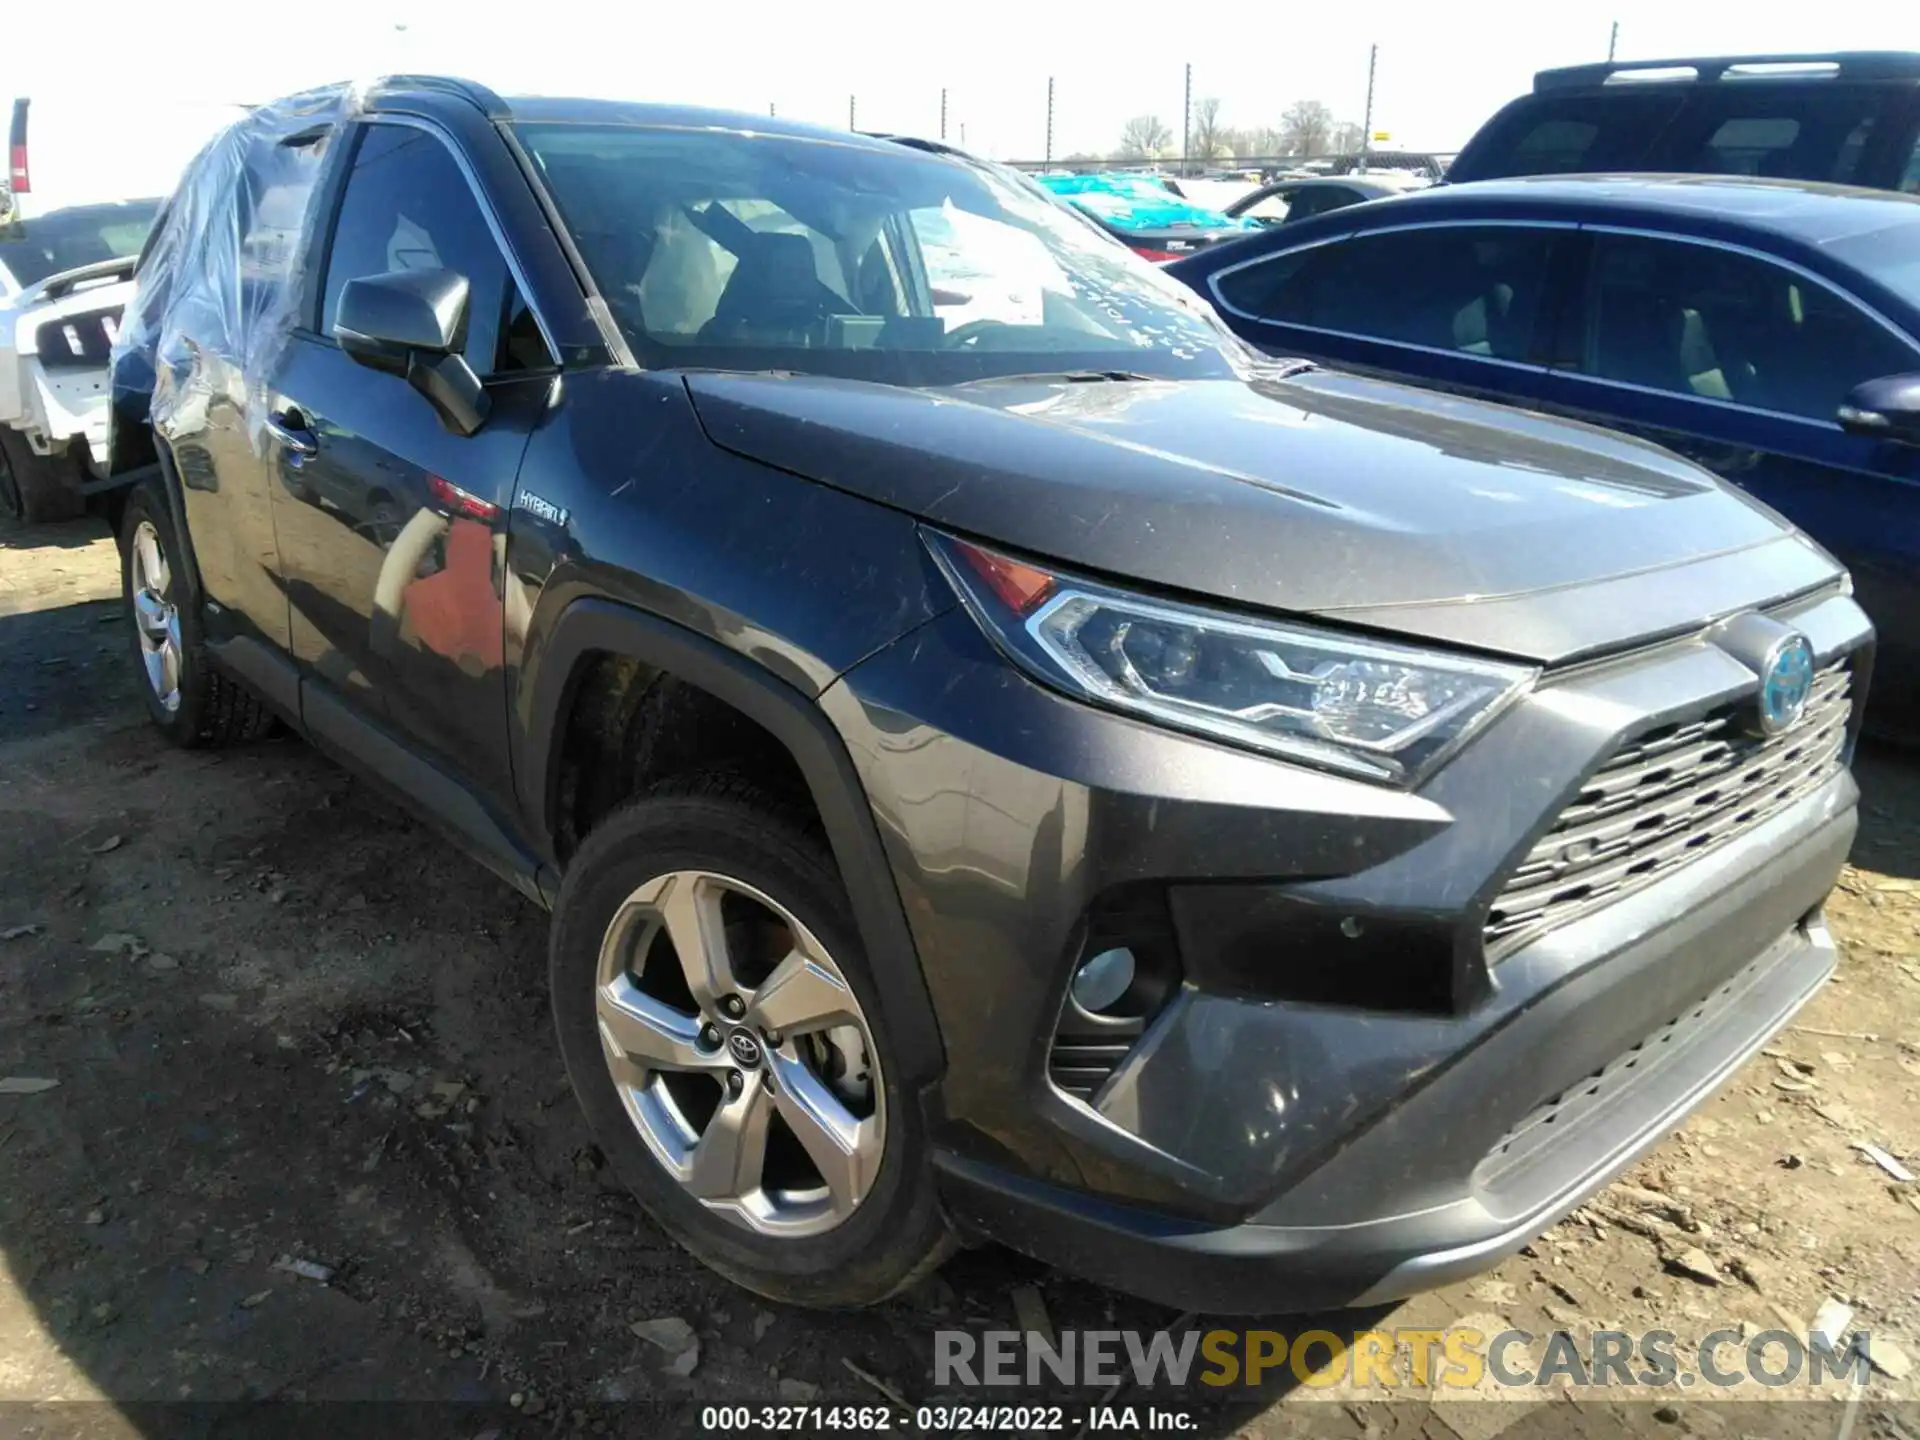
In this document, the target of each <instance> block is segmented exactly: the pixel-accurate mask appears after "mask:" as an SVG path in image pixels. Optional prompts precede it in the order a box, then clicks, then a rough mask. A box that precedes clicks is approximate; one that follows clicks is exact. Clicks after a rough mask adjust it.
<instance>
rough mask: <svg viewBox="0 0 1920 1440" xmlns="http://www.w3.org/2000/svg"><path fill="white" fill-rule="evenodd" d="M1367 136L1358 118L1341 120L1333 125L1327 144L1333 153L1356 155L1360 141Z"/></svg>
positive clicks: (1358, 151)
mask: <svg viewBox="0 0 1920 1440" xmlns="http://www.w3.org/2000/svg"><path fill="white" fill-rule="evenodd" d="M1366 138H1367V132H1366V129H1365V128H1364V127H1363V126H1362V125H1361V124H1360V122H1359V121H1358V120H1342V121H1341V122H1340V123H1339V124H1338V125H1336V126H1334V127H1333V134H1332V135H1331V136H1329V137H1328V140H1327V144H1328V145H1329V146H1330V147H1331V148H1332V150H1333V153H1334V154H1335V155H1358V154H1359V153H1360V146H1361V143H1362V142H1363V141H1364V140H1365V139H1366Z"/></svg>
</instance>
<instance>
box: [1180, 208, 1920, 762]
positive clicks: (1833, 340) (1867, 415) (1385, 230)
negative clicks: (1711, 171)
mask: <svg viewBox="0 0 1920 1440" xmlns="http://www.w3.org/2000/svg"><path fill="white" fill-rule="evenodd" d="M1168 273H1169V274H1172V275H1175V276H1177V277H1179V278H1180V279H1181V280H1183V281H1185V282H1186V283H1187V284H1189V285H1191V286H1193V287H1194V288H1195V289H1197V290H1198V291H1200V292H1201V293H1202V294H1203V295H1206V296H1207V297H1208V298H1209V299H1211V300H1212V301H1213V302H1214V303H1215V305H1216V306H1218V308H1219V310H1220V313H1221V315H1222V316H1223V317H1224V318H1225V320H1226V321H1227V323H1228V324H1229V325H1231V326H1232V327H1233V328H1234V329H1235V330H1236V331H1238V332H1239V333H1240V334H1241V335H1242V336H1244V337H1246V338H1247V339H1249V340H1251V341H1253V342H1254V343H1256V344H1257V345H1259V346H1261V347H1262V348H1263V349H1266V350H1269V351H1274V352H1277V353H1282V354H1287V355H1300V356H1307V357H1310V358H1313V359H1318V360H1325V361H1329V362H1333V363H1335V364H1338V365H1340V366H1341V367H1343V368H1347V369H1355V370H1365V371H1372V372H1375V373H1381V374H1388V375H1393V376H1397V377H1401V378H1405V379H1410V380H1414V381H1417V382H1419V383H1421V384H1425V385H1430V386H1437V387H1440V388H1443V389H1447V390H1453V391H1458V392H1461V393H1465V394H1472V395H1476V396H1482V397H1489V398H1493V399H1499V400H1504V401H1507V402H1509V403H1512V404H1518V405H1523V406H1526V407H1528V408H1529V409H1534V410H1543V411H1550V412H1555V413H1559V414H1562V415H1570V416H1574V417H1577V418H1580V419H1585V420H1590V421H1593V422H1595V423H1597V424H1601V425H1606V426H1609V427H1611V428H1613V429H1617V430H1625V431H1628V432H1630V433H1633V434H1636V435H1640V436H1643V437H1645V438H1646V439H1649V440H1652V441H1655V442H1657V443H1659V444H1661V445H1664V446H1666V447H1668V448H1669V449H1672V450H1675V451H1678V452H1679V453H1680V454H1682V455H1685V456H1688V457H1689V458H1691V459H1693V460H1695V461H1697V462H1698V463H1699V464H1701V465H1704V466H1705V467H1706V468H1708V469H1709V470H1712V471H1714V472H1715V473H1716V474H1718V475H1720V476H1722V477H1723V478H1725V479H1727V480H1729V481H1731V482H1733V483H1734V484H1736V485H1738V486H1740V487H1741V488H1742V489H1744V490H1746V491H1748V492H1749V493H1751V494H1753V495H1755V496H1757V497H1758V498H1760V499H1761V500H1764V501H1765V502H1766V503H1767V504H1769V505H1771V506H1773V507H1774V508H1775V509H1776V510H1779V511H1780V512H1781V513H1783V514H1784V515H1786V516H1787V517H1788V518H1790V519H1792V520H1793V521H1795V522H1796V523H1798V524H1799V525H1800V526H1801V528H1803V529H1804V530H1806V531H1807V532H1808V533H1809V534H1810V535H1812V536H1813V537H1814V538H1815V539H1817V540H1819V541H1820V542H1821V543H1822V544H1824V545H1825V546H1826V547H1827V548H1828V549H1829V550H1831V551H1833V553H1834V554H1835V555H1836V556H1838V557H1839V558H1840V559H1841V560H1842V561H1844V562H1845V563H1846V564H1847V565H1848V566H1849V567H1850V568H1851V569H1852V571H1853V575H1854V581H1855V585H1856V588H1857V592H1858V594H1859V597H1860V599H1861V602H1862V603H1863V604H1864V606H1865V607H1866V609H1867V611H1868V613H1869V614H1870V615H1871V616H1872V617H1873V619H1874V620H1875V622H1876V624H1877V625H1878V627H1879V629H1880V632H1881V647H1880V658H1879V662H1878V664H1877V665H1876V667H1875V677H1874V705H1873V712H1874V713H1873V715H1872V717H1871V723H1872V724H1873V725H1874V726H1875V728H1878V729H1881V730H1893V731H1897V732H1899V733H1903V734H1906V735H1909V736H1910V735H1912V734H1913V733H1914V732H1915V729H1916V726H1917V725H1920V197H1916V196H1911V195H1900V194H1894V193H1889V192H1886V191H1875V190H1863V189H1852V188H1846V187H1840V186H1832V185H1817V184H1810V183H1801V182H1793V181H1767V180H1729V179H1727V178H1724V177H1704V176H1607V175H1588V176H1559V177H1552V178H1546V177H1542V178H1537V179H1523V180H1508V181H1488V182H1484V183H1481V184H1475V185H1460V186H1448V187H1443V188H1440V189H1437V190H1433V191H1429V192H1425V193H1422V194H1418V195H1411V196H1406V197H1404V198H1400V199H1396V200H1392V201H1376V202H1374V203H1371V204H1367V205H1359V206H1354V207H1351V208H1348V209H1344V210H1339V211H1336V212H1334V213H1332V214H1329V215H1326V216H1322V217H1317V218H1314V219H1311V220H1305V221H1302V222H1300V223H1298V224H1293V225H1287V226H1285V227H1282V228H1279V229H1276V230H1272V231H1269V232H1266V233H1264V234H1262V235H1259V236H1257V237H1255V238H1253V239H1250V240H1247V241H1243V242H1239V243H1236V244H1232V245H1224V246H1220V247H1217V248H1215V249H1212V250H1209V251H1207V252H1205V253H1204V254H1201V255H1195V256H1193V257H1191V258H1189V259H1185V260H1182V261H1180V262H1178V263H1176V264H1174V265H1171V266H1169V267H1168ZM1703 618H1704V617H1703Z"/></svg>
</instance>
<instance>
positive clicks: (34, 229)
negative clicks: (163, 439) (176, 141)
mask: <svg viewBox="0 0 1920 1440" xmlns="http://www.w3.org/2000/svg"><path fill="white" fill-rule="evenodd" d="M159 208H160V202H159V201H157V200H125V201H117V202H114V203H111V204H106V205H75V206H69V207H67V208H65V209H60V210H52V211H48V212H47V213H45V214H42V215H37V216H32V217H29V218H25V219H20V218H16V219H14V220H11V221H9V222H6V223H5V224H0V509H11V510H12V511H13V513H14V514H16V515H19V516H21V517H23V518H25V519H28V520H58V519H65V518H69V517H71V516H73V515H77V514H78V513H79V512H80V510H81V508H82V505H81V495H82V492H81V487H82V485H83V484H84V483H85V481H86V479H87V478H88V477H89V476H90V475H91V474H92V472H93V471H94V469H95V467H97V466H103V465H104V464H105V463H106V447H107V408H108V406H107V401H108V396H107V376H108V366H107V362H108V358H109V356H110V355H111V353H112V350H113V339H114V335H115V333H116V331H117V327H118V324H119V320H120V311H121V309H122V307H124V306H125V304H126V302H127V301H128V300H129V299H130V298H131V297H132V295H133V267H134V262H135V260H136V258H137V257H138V255H139V253H140V246H141V243H142V242H143V241H144V240H145V238H146V234H147V230H148V229H149V227H150V226H151V225H152V223H153V217H154V215H155V214H156V213H157V212H158V210H159Z"/></svg>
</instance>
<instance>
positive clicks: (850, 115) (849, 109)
mask: <svg viewBox="0 0 1920 1440" xmlns="http://www.w3.org/2000/svg"><path fill="white" fill-rule="evenodd" d="M859 128H860V127H859V126H858V125H856V124H854V121H853V96H851V95H849V96H847V129H849V130H858V129H859Z"/></svg>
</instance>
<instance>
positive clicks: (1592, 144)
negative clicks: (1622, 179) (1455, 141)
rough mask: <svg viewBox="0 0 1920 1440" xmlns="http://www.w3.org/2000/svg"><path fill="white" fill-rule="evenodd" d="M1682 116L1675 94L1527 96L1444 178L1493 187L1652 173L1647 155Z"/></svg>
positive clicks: (1476, 140)
mask: <svg viewBox="0 0 1920 1440" xmlns="http://www.w3.org/2000/svg"><path fill="white" fill-rule="evenodd" d="M1679 110H1680V93H1679V91H1678V90H1676V89H1667V90H1651V89H1649V90H1631V89H1626V88H1619V89H1617V90H1616V91H1615V93H1611V94H1607V95H1531V96H1527V97H1526V98H1524V99H1521V100H1516V101H1515V102H1514V103H1513V104H1511V105H1509V106H1507V108H1506V109H1504V110H1502V111H1501V112H1500V113H1499V114H1498V115H1496V116H1494V117H1493V119H1491V120H1489V121H1488V122H1487V123H1486V124H1485V125H1484V126H1483V127H1482V128H1481V130H1480V133H1479V134H1478V135H1476V136H1474V137H1473V139H1472V140H1470V141H1469V142H1468V143H1467V148H1466V149H1465V150H1464V151H1462V152H1461V154H1460V158H1459V159H1458V160H1456V161H1454V163H1453V168H1452V169H1451V170H1449V171H1448V172H1447V178H1448V179H1449V180H1455V181H1466V180H1495V179H1501V178H1504V177H1507V176H1513V175H1574V174H1593V173H1596V172H1600V171H1610V170H1645V169H1649V168H1651V167H1649V166H1648V165H1647V164H1646V163H1644V162H1645V158H1646V156H1647V155H1648V154H1649V153H1650V152H1651V151H1652V149H1653V146H1654V142H1655V141H1656V140H1657V139H1658V138H1659V136H1660V132H1661V131H1662V130H1663V129H1665V128H1666V125H1667V123H1668V122H1669V121H1670V120H1672V119H1673V117H1674V116H1675V115H1676V114H1678V113H1679Z"/></svg>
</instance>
